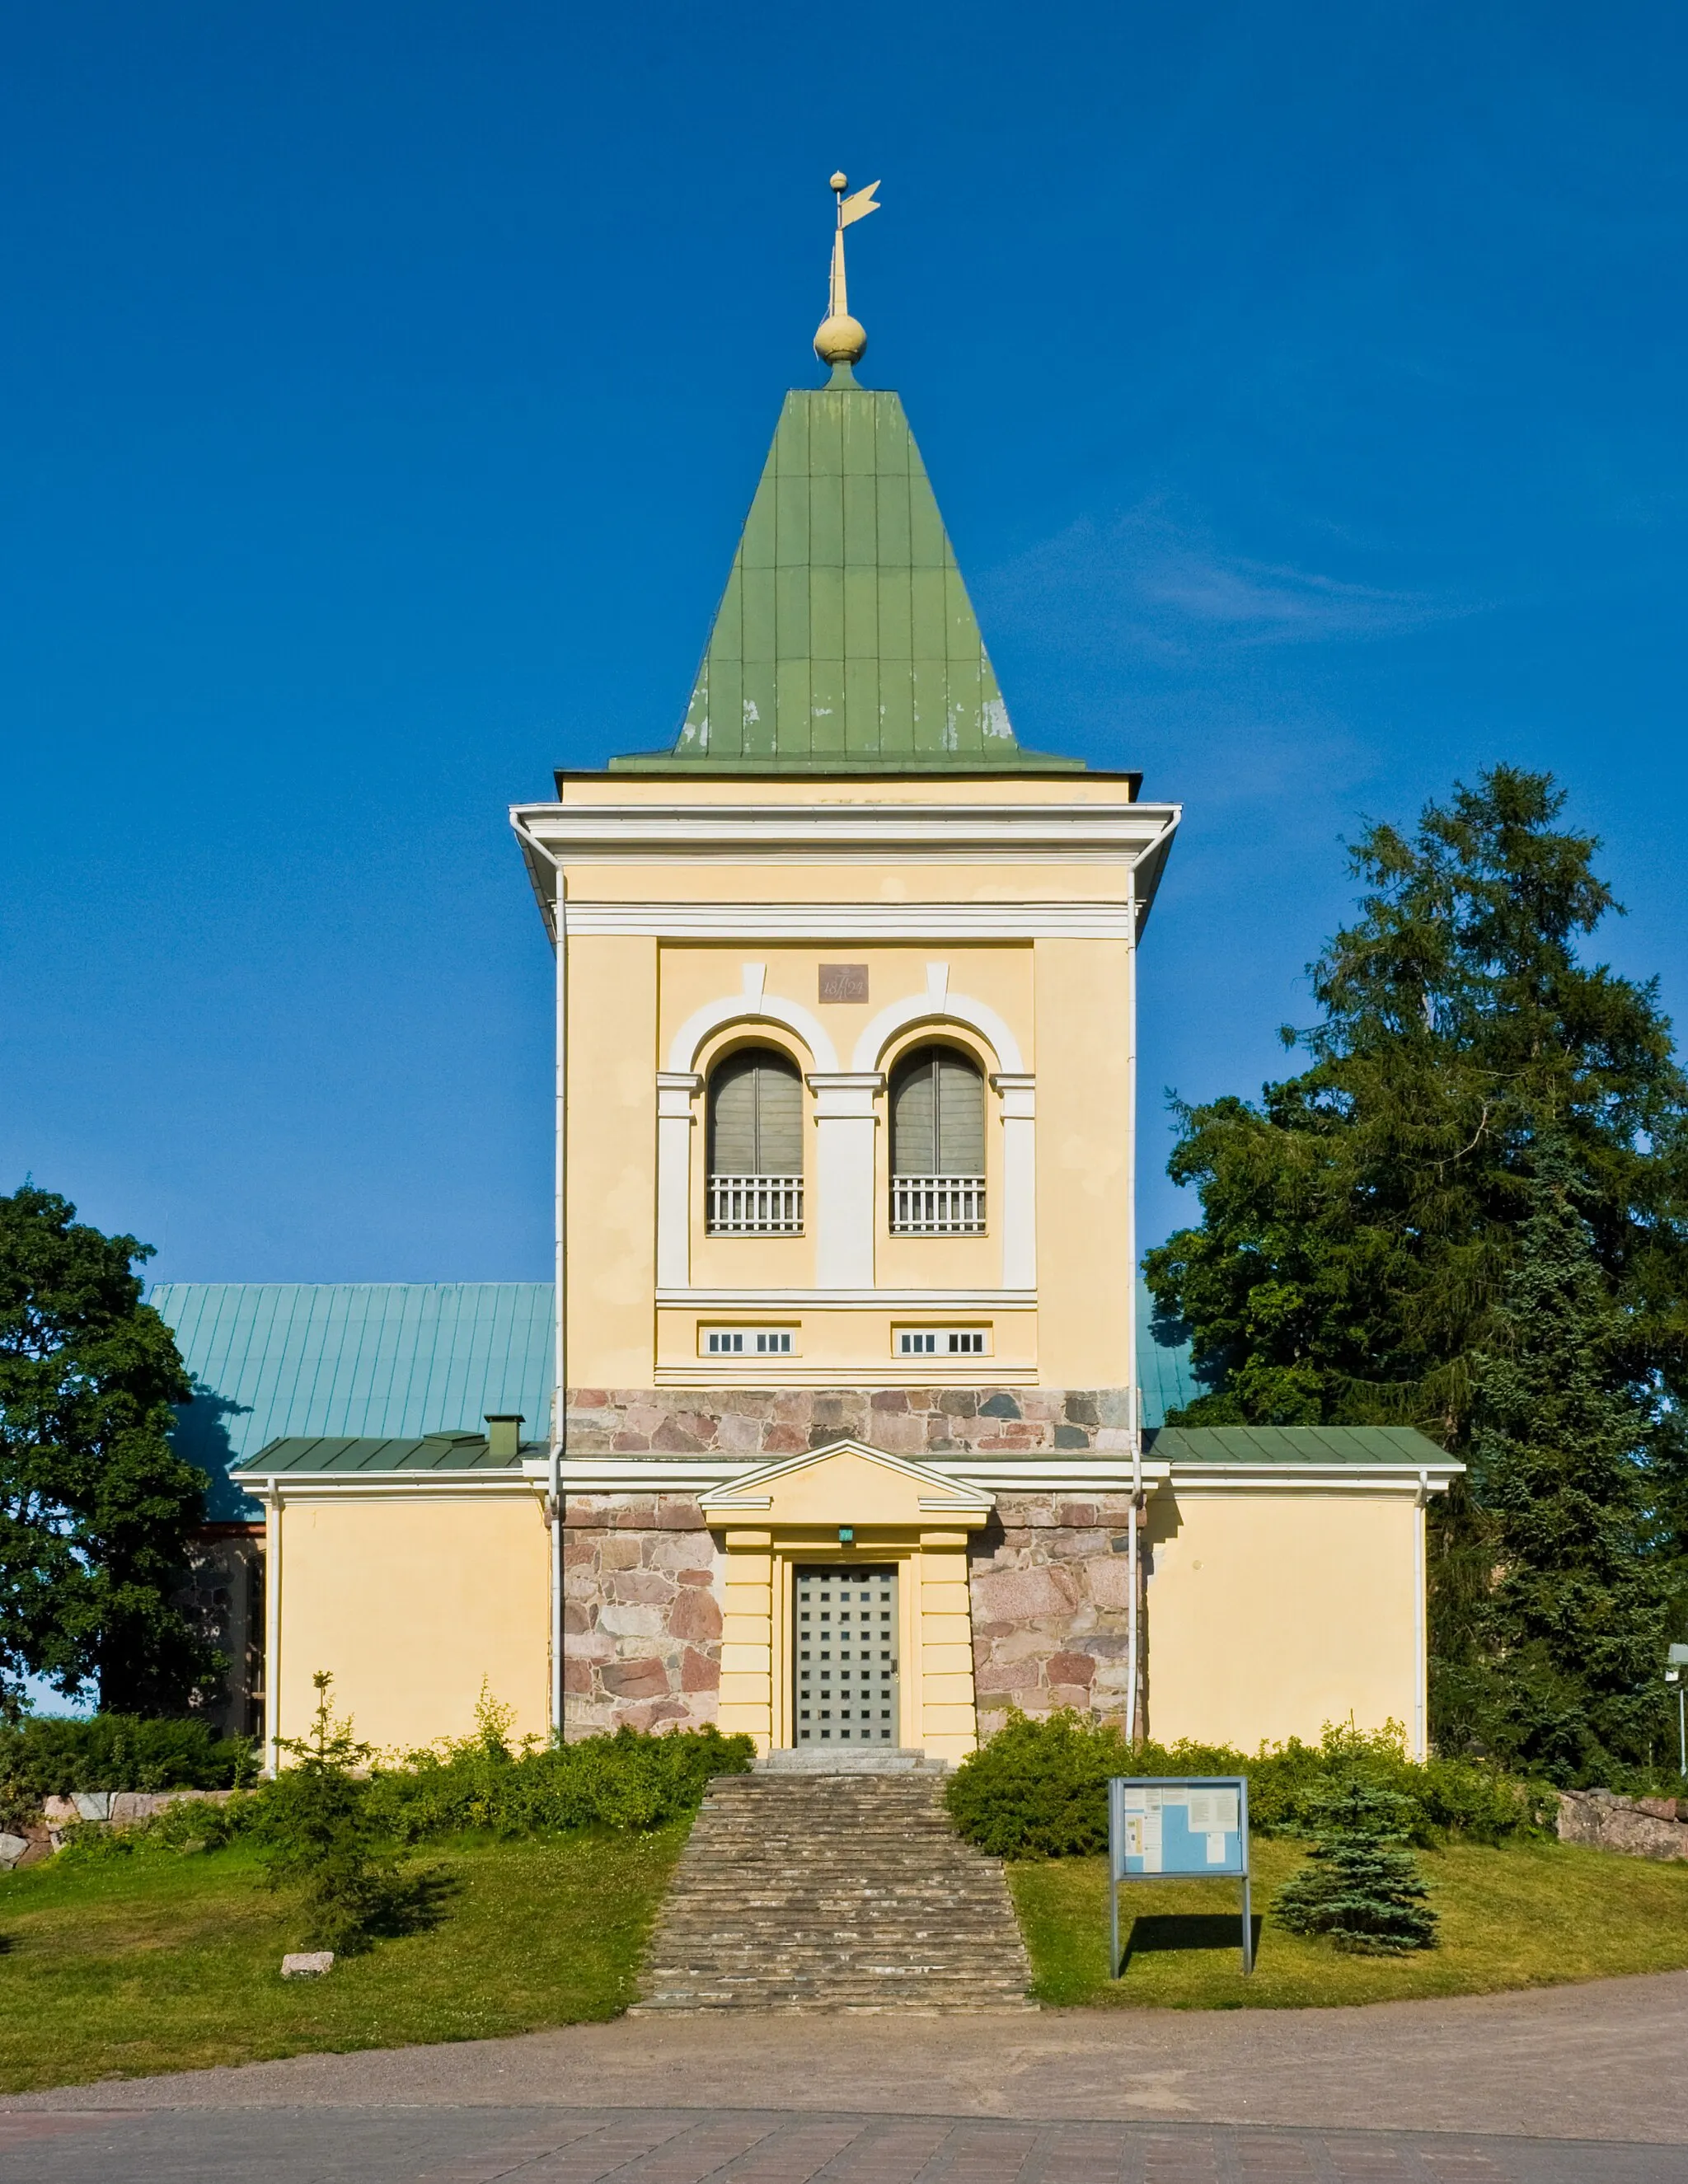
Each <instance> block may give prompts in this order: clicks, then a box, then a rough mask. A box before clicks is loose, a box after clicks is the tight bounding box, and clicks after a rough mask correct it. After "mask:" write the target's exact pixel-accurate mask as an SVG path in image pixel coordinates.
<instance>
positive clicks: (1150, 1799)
mask: <svg viewBox="0 0 1688 2184" xmlns="http://www.w3.org/2000/svg"><path fill="white" fill-rule="evenodd" d="M1114 1789H1115V1792H1116V1794H1117V1797H1118V1800H1119V1822H1120V1831H1119V1842H1118V1849H1117V1856H1118V1858H1120V1861H1121V1864H1120V1875H1121V1877H1122V1878H1123V1877H1124V1876H1125V1875H1128V1874H1134V1873H1144V1874H1147V1873H1164V1874H1191V1875H1198V1874H1199V1875H1207V1876H1212V1875H1219V1874H1227V1873H1233V1874H1240V1873H1243V1872H1245V1870H1246V1869H1247V1861H1246V1858H1245V1846H1244V1842H1243V1836H1242V1800H1241V1797H1240V1792H1239V1791H1238V1789H1237V1787H1236V1786H1235V1785H1234V1783H1233V1784H1220V1785H1212V1784H1198V1783H1180V1782H1128V1781H1117V1782H1116V1783H1115V1784H1114Z"/></svg>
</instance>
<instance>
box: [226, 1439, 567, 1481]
mask: <svg viewBox="0 0 1688 2184" xmlns="http://www.w3.org/2000/svg"><path fill="white" fill-rule="evenodd" d="M546 1452H547V1445H546V1443H545V1442H543V1441H532V1440H530V1441H524V1442H523V1443H522V1445H521V1457H529V1456H543V1455H544V1454H545V1453H546ZM521 1457H516V1458H515V1460H514V1461H511V1460H509V1459H506V1458H504V1457H499V1459H498V1460H497V1461H496V1462H494V1460H493V1457H492V1454H491V1452H490V1451H489V1450H488V1448H487V1437H486V1435H484V1434H424V1435H421V1438H420V1439H416V1440H411V1439H409V1438H395V1439H392V1440H371V1439H368V1438H348V1437H346V1436H344V1435H332V1434H330V1435H309V1434H288V1435H284V1436H283V1437H282V1438H281V1440H272V1441H271V1442H270V1444H269V1446H267V1447H265V1448H260V1449H257V1450H255V1451H253V1454H252V1455H250V1456H249V1457H247V1458H246V1459H245V1461H244V1463H242V1465H241V1467H240V1468H241V1469H242V1472H244V1473H246V1474H252V1473H253V1472H256V1473H258V1474H260V1475H263V1476H266V1477H267V1476H268V1474H270V1473H271V1472H281V1471H294V1472H310V1473H313V1474H315V1473H317V1472H323V1471H330V1472H337V1473H341V1474H344V1473H347V1472H358V1471H371V1472H378V1471H494V1472H505V1473H509V1474H519V1473H520V1470H521Z"/></svg>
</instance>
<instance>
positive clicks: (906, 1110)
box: [891, 1049, 938, 1175]
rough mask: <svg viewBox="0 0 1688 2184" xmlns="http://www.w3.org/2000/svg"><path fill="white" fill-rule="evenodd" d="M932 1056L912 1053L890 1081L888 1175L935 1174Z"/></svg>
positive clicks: (935, 1129) (935, 1132) (927, 1051)
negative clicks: (889, 1165)
mask: <svg viewBox="0 0 1688 2184" xmlns="http://www.w3.org/2000/svg"><path fill="white" fill-rule="evenodd" d="M934 1089H935V1087H934V1086H933V1078H932V1054H931V1051H930V1050H929V1049H923V1050H922V1051H921V1052H920V1053H918V1054H911V1056H909V1057H908V1059H907V1061H905V1062H903V1063H902V1064H901V1065H900V1067H899V1068H898V1070H897V1073H896V1074H895V1076H894V1078H893V1079H892V1081H891V1173H893V1174H894V1175H932V1174H933V1173H935V1172H936V1171H935V1168H934V1165H933V1154H934V1151H936V1147H937V1137H938V1132H937V1122H938V1117H937V1114H936V1112H935V1108H934V1105H933V1092H934Z"/></svg>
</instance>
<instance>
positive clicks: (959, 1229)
mask: <svg viewBox="0 0 1688 2184" xmlns="http://www.w3.org/2000/svg"><path fill="white" fill-rule="evenodd" d="M891 1234H893V1235H894V1236H982V1235H983V1234H984V1178H983V1176H982V1175H894V1176H893V1177H892V1178H891Z"/></svg>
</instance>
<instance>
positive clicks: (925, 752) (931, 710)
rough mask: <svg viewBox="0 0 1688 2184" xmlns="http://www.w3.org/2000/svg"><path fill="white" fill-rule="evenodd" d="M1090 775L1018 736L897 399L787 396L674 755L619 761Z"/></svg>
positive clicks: (754, 768) (833, 389)
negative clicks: (1026, 747)
mask: <svg viewBox="0 0 1688 2184" xmlns="http://www.w3.org/2000/svg"><path fill="white" fill-rule="evenodd" d="M610 766H611V770H612V771H616V772H629V771H631V772H671V771H672V772H691V771H692V770H693V769H694V767H697V766H710V767H713V768H716V769H717V770H725V771H730V772H767V773H789V772H850V771H860V772H875V773H877V772H888V771H895V772H926V771H928V770H939V769H941V770H944V771H955V770H961V771H966V772H978V770H980V769H981V768H990V769H994V768H995V767H996V766H1005V767H1009V768H1011V769H1013V770H1015V771H1017V772H1028V771H1035V772H1044V771H1049V770H1058V771H1062V772H1067V771H1073V772H1082V771H1083V762H1082V760H1077V759H1061V758H1050V757H1046V756H1045V755H1042V754H1040V753H1038V752H1034V751H1027V750H1024V749H1022V748H1021V746H1020V744H1018V743H1017V742H1016V740H1015V737H1014V731H1013V729H1012V727H1011V726H1010V724H1009V720H1008V708H1007V707H1006V705H1004V703H1003V700H1002V693H1001V691H1000V689H999V688H998V687H997V681H996V676H995V672H994V670H993V669H992V667H991V664H990V660H989V655H987V653H986V651H985V649H984V640H983V638H982V637H981V636H980V634H979V627H978V621H977V620H976V618H975V616H974V614H973V610H972V601H971V600H970V599H968V597H967V586H966V585H965V584H964V583H963V582H962V581H961V571H960V569H959V568H958V567H957V566H956V564H955V553H954V551H953V549H951V547H950V540H949V536H948V534H947V533H946V532H945V531H944V520H943V518H942V516H940V515H939V512H938V503H937V501H936V499H934V498H933V491H932V487H931V483H930V482H929V481H928V477H927V475H926V468H925V465H923V464H922V461H921V459H920V450H919V448H916V445H915V441H914V434H913V433H912V432H911V431H910V429H909V421H908V419H907V417H906V416H905V415H904V413H903V405H902V402H901V400H900V398H899V397H898V396H897V395H895V394H893V393H887V392H882V391H880V390H878V389H877V388H870V387H858V386H857V384H856V382H855V376H854V374H853V373H852V372H851V370H850V366H849V365H837V366H836V367H835V368H834V370H833V377H832V382H831V383H830V385H828V386H826V387H799V388H794V390H793V391H792V392H791V393H789V394H788V395H787V396H786V398H785V407H784V409H783V410H782V411H781V413H780V421H779V426H778V428H777V431H776V432H775V433H774V439H773V445H772V448H770V449H769V451H768V459H767V462H766V465H765V466H764V468H763V471H762V477H761V482H760V485H759V486H758V487H757V488H756V497H755V500H754V501H753V502H752V503H751V504H750V513H749V516H748V517H747V518H746V519H745V524H744V535H743V537H742V538H740V540H739V542H738V552H737V554H734V556H733V568H732V572H731V574H730V575H729V576H728V577H727V589H726V591H725V593H723V594H722V597H721V604H720V606H719V607H718V608H717V610H716V618H715V626H714V628H713V630H712V631H711V632H710V641H709V649H708V650H707V651H706V652H705V655H704V661H703V665H702V666H701V667H700V668H699V671H698V679H697V682H696V685H695V687H694V689H693V692H692V702H691V704H690V705H689V706H688V708H687V710H686V718H685V723H684V725H683V727H682V728H681V730H680V734H679V739H678V741H677V743H676V744H675V745H674V748H673V749H672V750H671V751H669V752H662V753H649V754H645V755H640V756H637V757H632V758H621V759H612V760H611V761H610Z"/></svg>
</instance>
